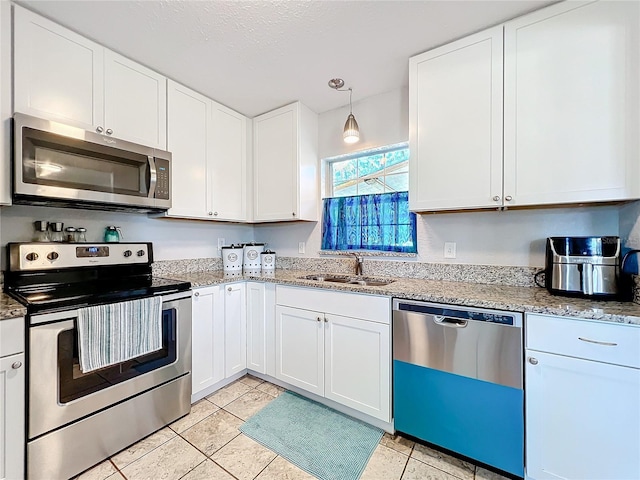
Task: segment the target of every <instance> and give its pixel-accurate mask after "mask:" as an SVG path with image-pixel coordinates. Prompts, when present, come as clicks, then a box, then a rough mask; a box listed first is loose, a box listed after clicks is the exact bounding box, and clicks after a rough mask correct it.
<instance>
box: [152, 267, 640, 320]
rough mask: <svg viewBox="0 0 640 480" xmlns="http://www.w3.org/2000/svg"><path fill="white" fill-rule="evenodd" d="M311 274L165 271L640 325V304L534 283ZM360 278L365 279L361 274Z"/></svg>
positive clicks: (192, 278)
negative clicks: (334, 278) (324, 278)
mask: <svg viewBox="0 0 640 480" xmlns="http://www.w3.org/2000/svg"><path fill="white" fill-rule="evenodd" d="M314 274H317V272H308V271H302V270H276V272H275V273H271V274H261V273H256V274H248V275H240V276H233V277H230V276H226V275H225V274H224V273H223V272H222V271H220V270H216V271H208V272H197V273H182V274H164V275H163V276H165V277H170V278H175V279H177V280H185V281H188V282H191V285H192V286H193V287H194V288H197V287H205V286H209V285H218V284H222V283H230V282H234V281H240V280H258V281H265V282H274V283H281V284H286V285H297V286H301V287H317V288H326V289H330V290H340V291H350V292H357V293H368V294H372V295H385V296H390V297H396V298H403V299H409V300H422V301H429V302H437V303H447V304H454V305H466V306H472V307H482V308H493V309H498V310H510V311H515V312H527V313H543V314H549V315H563V316H569V317H580V318H584V319H591V320H601V321H607V322H617V323H628V324H637V325H640V305H638V304H637V303H633V302H595V301H591V300H586V299H581V298H569V297H560V296H556V295H551V294H549V292H548V291H547V290H546V289H543V288H537V287H509V286H504V285H485V284H480V283H462V282H445V281H437V280H422V279H417V278H397V277H385V279H387V280H393V283H390V284H388V285H385V286H381V287H373V286H362V285H350V284H349V285H347V284H340V283H332V282H319V281H315V280H305V279H301V278H300V277H305V276H307V275H314ZM324 275H330V274H324ZM363 278H367V277H366V276H365V277H363ZM379 278H382V277H379Z"/></svg>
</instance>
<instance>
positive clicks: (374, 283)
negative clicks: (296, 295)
mask: <svg viewBox="0 0 640 480" xmlns="http://www.w3.org/2000/svg"><path fill="white" fill-rule="evenodd" d="M300 279H301V280H315V281H317V282H332V283H344V284H347V285H362V286H365V287H382V286H384V285H389V284H390V283H393V282H394V281H393V280H383V279H380V278H367V277H362V278H360V277H349V276H346V275H307V276H306V277H300Z"/></svg>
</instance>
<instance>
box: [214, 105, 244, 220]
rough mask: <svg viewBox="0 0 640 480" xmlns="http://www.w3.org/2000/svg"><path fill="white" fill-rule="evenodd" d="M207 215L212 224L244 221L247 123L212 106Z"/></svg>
mask: <svg viewBox="0 0 640 480" xmlns="http://www.w3.org/2000/svg"><path fill="white" fill-rule="evenodd" d="M211 115H212V117H211V120H212V121H211V126H212V129H211V157H210V159H209V165H210V167H211V168H210V170H211V175H210V182H211V183H210V185H211V209H210V210H211V211H213V217H214V219H215V220H231V221H246V220H247V122H248V119H247V117H245V116H244V115H241V114H239V113H237V112H234V111H233V110H231V109H230V108H227V107H225V106H223V105H220V104H218V103H216V102H212V108H211Z"/></svg>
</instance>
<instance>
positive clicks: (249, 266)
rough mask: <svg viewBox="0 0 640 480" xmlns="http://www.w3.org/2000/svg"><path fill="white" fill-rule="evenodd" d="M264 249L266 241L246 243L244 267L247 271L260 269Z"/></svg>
mask: <svg viewBox="0 0 640 480" xmlns="http://www.w3.org/2000/svg"><path fill="white" fill-rule="evenodd" d="M263 251H264V243H254V242H251V243H245V244H244V262H243V264H242V269H243V270H245V271H255V270H260V268H261V267H262V265H261V264H260V254H261V253H262V252H263Z"/></svg>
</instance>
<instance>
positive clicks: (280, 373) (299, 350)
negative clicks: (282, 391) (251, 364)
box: [276, 305, 324, 395]
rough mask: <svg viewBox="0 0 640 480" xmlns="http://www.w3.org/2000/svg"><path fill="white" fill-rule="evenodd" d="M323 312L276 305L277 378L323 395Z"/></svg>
mask: <svg viewBox="0 0 640 480" xmlns="http://www.w3.org/2000/svg"><path fill="white" fill-rule="evenodd" d="M323 326H324V316H323V314H322V313H318V312H312V311H310V310H302V309H298V308H291V307H283V306H280V305H276V378H278V379H280V380H282V381H283V382H287V383H290V384H291V385H295V386H296V387H299V388H302V389H304V390H306V391H308V392H311V393H315V394H317V395H324V331H323V330H324V328H323Z"/></svg>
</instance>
